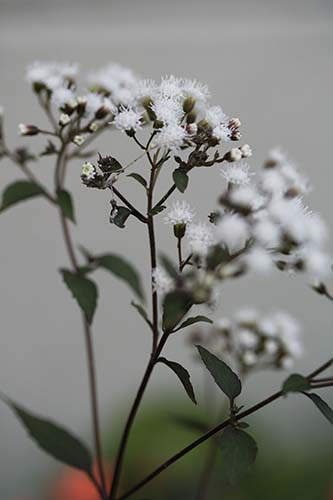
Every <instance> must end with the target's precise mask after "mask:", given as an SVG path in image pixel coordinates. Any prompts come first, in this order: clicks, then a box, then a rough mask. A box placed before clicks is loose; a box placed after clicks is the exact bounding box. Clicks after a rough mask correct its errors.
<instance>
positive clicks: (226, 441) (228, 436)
mask: <svg viewBox="0 0 333 500" xmlns="http://www.w3.org/2000/svg"><path fill="white" fill-rule="evenodd" d="M219 447H220V450H221V455H222V474H223V476H224V477H225V479H226V480H227V482H228V483H230V484H235V483H237V482H238V480H240V479H241V478H242V477H243V476H244V475H245V474H246V473H247V472H248V470H249V468H250V467H251V465H252V464H253V463H254V462H255V459H256V456H257V452H258V447H257V443H256V442H255V440H254V439H253V438H252V437H251V436H250V435H249V434H248V433H247V432H245V431H243V430H241V429H237V428H235V427H231V426H230V427H227V428H226V429H225V430H224V431H223V433H222V436H221V437H220V440H219Z"/></svg>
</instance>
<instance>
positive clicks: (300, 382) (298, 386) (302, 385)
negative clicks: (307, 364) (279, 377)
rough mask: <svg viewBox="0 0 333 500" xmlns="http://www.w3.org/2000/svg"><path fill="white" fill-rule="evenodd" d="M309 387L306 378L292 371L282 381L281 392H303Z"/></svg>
mask: <svg viewBox="0 0 333 500" xmlns="http://www.w3.org/2000/svg"><path fill="white" fill-rule="evenodd" d="M310 388H311V384H310V382H309V381H308V379H307V378H305V377H303V375H299V374H298V373H293V374H292V375H290V376H289V377H288V378H287V380H285V382H284V383H283V386H282V392H283V393H284V394H288V392H303V391H307V390H309V389H310Z"/></svg>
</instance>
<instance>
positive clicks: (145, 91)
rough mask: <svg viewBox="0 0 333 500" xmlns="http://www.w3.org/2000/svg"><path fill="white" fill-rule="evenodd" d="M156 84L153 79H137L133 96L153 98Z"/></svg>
mask: <svg viewBox="0 0 333 500" xmlns="http://www.w3.org/2000/svg"><path fill="white" fill-rule="evenodd" d="M157 89H158V85H157V83H156V82H155V81H154V80H150V79H145V80H139V81H138V83H137V85H136V87H135V97H136V99H138V100H139V101H140V100H142V99H154V98H155V97H156V95H157Z"/></svg>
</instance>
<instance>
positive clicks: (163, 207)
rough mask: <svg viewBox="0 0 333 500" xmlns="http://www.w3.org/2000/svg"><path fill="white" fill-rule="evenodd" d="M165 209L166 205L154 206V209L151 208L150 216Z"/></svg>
mask: <svg viewBox="0 0 333 500" xmlns="http://www.w3.org/2000/svg"><path fill="white" fill-rule="evenodd" d="M165 209H166V205H156V207H154V208H152V209H151V211H150V215H157V214H159V213H160V212H163V210H165Z"/></svg>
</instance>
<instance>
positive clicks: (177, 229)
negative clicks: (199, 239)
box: [173, 224, 186, 240]
mask: <svg viewBox="0 0 333 500" xmlns="http://www.w3.org/2000/svg"><path fill="white" fill-rule="evenodd" d="M185 232H186V224H175V225H174V226H173V234H174V235H175V236H176V238H178V239H179V240H180V239H182V238H183V237H184V236H185Z"/></svg>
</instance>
